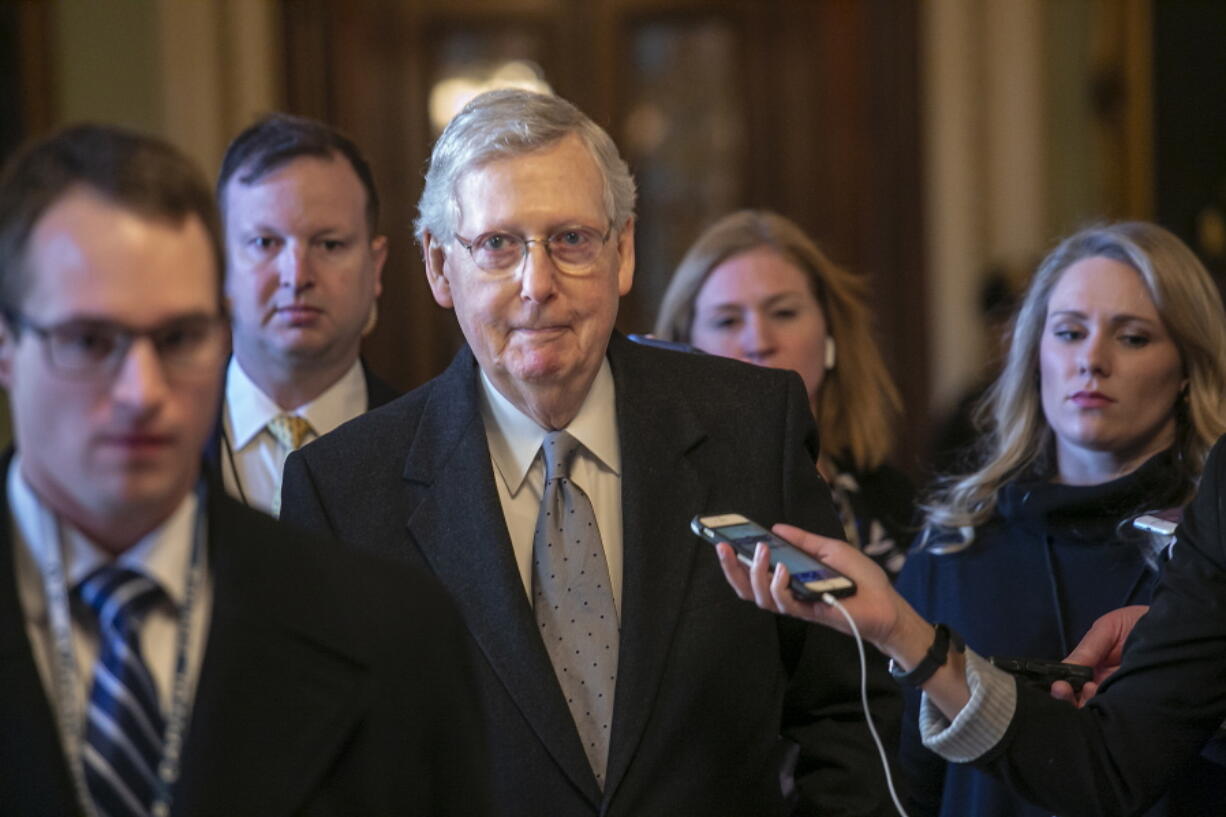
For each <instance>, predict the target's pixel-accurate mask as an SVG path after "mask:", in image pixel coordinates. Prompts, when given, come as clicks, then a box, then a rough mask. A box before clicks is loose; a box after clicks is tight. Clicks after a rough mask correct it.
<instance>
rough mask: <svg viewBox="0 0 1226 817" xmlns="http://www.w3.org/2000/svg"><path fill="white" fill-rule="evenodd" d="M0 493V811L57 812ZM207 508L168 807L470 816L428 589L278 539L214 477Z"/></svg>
mask: <svg viewBox="0 0 1226 817" xmlns="http://www.w3.org/2000/svg"><path fill="white" fill-rule="evenodd" d="M7 467H8V464H7V462H5V464H4V467H3V471H4V472H7ZM3 496H4V492H3V491H2V490H0V724H3V727H0V814H5V815H9V814H14V815H22V816H23V817H37V816H38V815H48V817H51V816H52V815H54V817H63V815H72V814H76V813H77V803H76V800H75V794H74V792H73V787H72V783H71V777H70V773H69V770H68V765H67V762H66V760H65V756H64V753H63V750H62V748H61V744H60V740H59V732H58V728H57V721H56V719H55V715H54V714H53V710H52V706H51V704H50V702H49V700H48V697H47V695H46V693H45V690H44V686H43V683H42V681H41V678H40V675H39V673H38V669H37V665H36V664H35V663H34V657H33V653H32V651H31V646H30V642H29V638H28V637H27V634H26V627H25V622H24V619H23V615H22V612H21V609H20V604H19V601H18V597H17V588H16V582H15V579H14V557H13V553H12V546H13V545H12V542H11V539H10V536H11V534H10V530H11V524H10V519H9V512H8V507H7V502H6V501H5V500H4V499H3ZM207 512H208V565H209V569H210V571H211V575H212V578H213V588H214V590H213V611H212V615H211V621H210V622H208V626H209V631H208V634H207V642H206V646H205V652H204V658H203V662H202V664H201V667H200V674H199V677H198V681H197V692H196V696H195V701H194V705H193V708H192V712H191V720H190V726H189V729H188V733H187V736H186V742H185V744H184V754H183V760H182V772H181V776H180V778H179V782H178V784H177V786H176V789H175V796H174V803H173V812H172V813H173V814H175V815H178V816H179V817H187V816H188V815H208V816H209V817H212V816H213V815H218V816H219V817H220V816H221V815H225V817H237V815H253V817H254V816H255V815H259V816H260V817H272V816H273V815H291V814H294V815H350V814H413V813H416V814H423V815H434V814H454V815H465V817H467V815H469V814H472V813H478V814H480V813H484V808H485V805H484V793H485V792H484V787H483V780H482V774H483V769H484V767H485V762H484V759H483V754H482V751H483V746H482V738H481V734H480V732H481V728H480V724H479V722H478V720H477V719H476V717H475V716H474V715H473V714H472V712H473V706H472V701H473V700H475V693H474V692H473V689H472V684H471V678H472V676H471V671H470V669H469V667H468V666H467V657H466V656H465V655H464V654H463V652H462V651H461V650H460V649H459V648H458V647H457V646H456V645H457V644H458V642H459V639H460V637H461V635H460V633H461V625H460V622H459V620H458V618H457V617H456V615H455V612H454V606H453V605H452V604H451V603H450V602H449V601H448V599H447V598H446V594H445V593H443V591H442V590H441V589H440V588H438V586H437V584H436V583H435V582H434V581H432V580H430V579H429V578H428V577H426V576H423V575H420V574H419V573H417V572H415V571H407V570H405V569H404V568H403V567H401V566H399V565H386V564H382V563H380V562H379V561H378V560H375V559H371V558H369V557H364V556H360V555H358V554H352V553H349V554H346V553H344V552H343V551H341V550H340V549H338V548H337V547H336V546H335V545H333V544H331V543H325V542H320V541H318V540H317V539H315V538H314V537H311V536H308V535H305V534H297V533H295V532H293V531H290V530H289V529H288V528H287V526H284V525H280V524H278V523H276V522H275V521H273V520H272V519H270V518H268V517H266V516H264V515H263V514H259V513H256V512H254V511H251V510H249V509H247V508H245V507H243V506H242V505H240V504H239V503H237V502H235V501H233V500H231V499H230V498H229V497H227V496H225V493H224V491H222V490H221V488H220V487H216V488H213V489H212V490H211V491H210V492H209V499H208V511H207Z"/></svg>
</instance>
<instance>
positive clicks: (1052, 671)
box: [988, 655, 1094, 690]
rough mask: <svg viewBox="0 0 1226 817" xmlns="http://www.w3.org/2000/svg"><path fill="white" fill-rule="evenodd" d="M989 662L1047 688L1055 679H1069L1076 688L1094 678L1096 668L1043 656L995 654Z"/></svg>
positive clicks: (1078, 688)
mask: <svg viewBox="0 0 1226 817" xmlns="http://www.w3.org/2000/svg"><path fill="white" fill-rule="evenodd" d="M988 661H989V662H991V663H992V664H994V665H995V666H997V667H1000V668H1001V669H1003V670H1004V671H1005V672H1007V673H1009V674H1011V675H1016V676H1018V677H1019V678H1021V679H1022V680H1024V681H1027V682H1028V683H1031V684H1034V685H1035V686H1038V687H1042V688H1043V689H1046V688H1047V687H1049V686H1051V685H1052V682H1053V681H1068V682H1069V684H1070V685H1071V686H1072V687H1073V689H1075V690H1080V689H1081V688H1082V687H1083V686H1085V684H1086V681H1093V680H1094V668H1093V667H1086V666H1082V665H1081V664H1065V663H1063V662H1060V661H1045V660H1043V659H1041V658H1002V657H1001V656H998V655H994V656H992V657H991V658H989V659H988Z"/></svg>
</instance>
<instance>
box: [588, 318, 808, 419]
mask: <svg viewBox="0 0 1226 817" xmlns="http://www.w3.org/2000/svg"><path fill="white" fill-rule="evenodd" d="M609 351H610V355H609V358H610V361H611V363H612V366H613V376H614V379H615V380H616V381H617V383H618V388H621V387H622V386H623V384H626V383H629V384H631V385H632V387H634V388H639V389H641V388H649V389H650V391H651V392H652V393H654V394H657V395H659V396H661V397H663V398H666V399H669V400H675V401H680V402H683V403H685V404H686V405H688V406H690V407H691V408H692V409H693V410H694V411H695V412H696V413H697V414H698V415H700V416H703V417H704V418H713V419H716V420H718V419H719V418H726V417H736V416H738V415H739V414H740V413H741V412H743V411H745V410H749V409H752V407H753V406H755V405H756V406H762V405H763V404H764V403H767V402H771V401H774V400H780V399H782V398H783V397H784V395H787V393H788V391H789V390H790V389H794V390H796V394H799V395H800V396H801V397H802V398H803V394H804V386H803V383H802V381H801V379H800V376H799V375H797V374H796V373H795V372H791V371H785V370H783V369H771V368H767V367H765V366H754V365H752V364H749V363H743V362H741V361H739V360H733V359H731V358H726V357H720V356H719V355H705V354H692V353H687V352H676V351H672V350H670V349H660V348H657V347H651V346H643V345H640V344H636V343H634V342H632V341H628V340H626V339H625V338H623V337H621V336H619V335H615V336H614V337H613V338H612V340H611V341H610V344H609ZM793 396H796V395H795V394H794V395H793Z"/></svg>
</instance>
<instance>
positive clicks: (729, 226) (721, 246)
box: [655, 210, 902, 470]
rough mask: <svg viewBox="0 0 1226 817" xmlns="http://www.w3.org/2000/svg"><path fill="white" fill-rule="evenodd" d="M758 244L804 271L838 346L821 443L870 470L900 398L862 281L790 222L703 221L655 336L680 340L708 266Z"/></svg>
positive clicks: (765, 216)
mask: <svg viewBox="0 0 1226 817" xmlns="http://www.w3.org/2000/svg"><path fill="white" fill-rule="evenodd" d="M759 247H769V248H771V249H773V250H775V251H776V252H778V253H779V254H780V255H782V256H783V257H784V258H786V259H787V260H788V261H790V262H791V263H792V264H794V265H795V266H796V267H797V268H798V269H800V270H801V271H802V272H804V273H805V275H806V277H807V278H808V279H809V284H810V286H811V288H812V291H813V296H814V298H816V299H817V302H818V304H819V305H820V306H821V309H822V314H823V315H824V316H825V319H826V331H827V332H828V333H829V335H830V337H831V338H833V339H834V343H835V347H836V348H837V349H838V362H837V364H836V365H835V367H834V368H833V369H831V370H829V371H828V372H826V377H825V380H824V381H823V382H822V387H821V394H820V395H818V399H817V418H816V419H817V424H818V428H819V429H820V430H821V434H822V447H823V448H824V449H826V450H828V451H830V452H831V453H832V454H833V455H834V456H835V457H836V458H838V459H842V460H847V461H850V462H851V464H853V465H854V466H855V467H856V468H857V469H860V470H871V469H873V468H876V467H877V466H878V465H880V464H881V463H882V462H883V461H884V460H885V458H886V457H887V456H888V455H889V453H890V449H891V448H892V447H893V444H894V422H893V421H894V420H895V418H896V417H897V416H898V415H899V414H900V413H901V410H902V400H901V399H900V398H899V396H898V389H897V388H896V387H895V385H894V381H893V380H892V379H891V378H890V374H889V371H887V369H886V367H885V361H883V360H882V358H881V352H880V351H879V350H878V348H877V343H876V341H875V340H874V338H873V332H872V316H871V314H870V312H869V309H868V307H867V306H866V305H865V300H866V297H867V293H868V282H867V280H866V279H864V278H862V277H860V276H857V275H853V274H852V273H850V272H847V271H846V270H843V269H841V268H839V267H838V266H836V265H835V264H834V263H832V262H831V261H830V259H828V258H827V257H826V256H825V254H823V253H822V251H821V250H820V249H818V247H817V245H816V244H815V243H813V241H812V240H811V239H810V238H809V237H808V236H807V235H805V233H804V231H803V230H801V229H800V227H798V226H796V224H795V223H793V222H792V221H790V220H788V219H786V218H784V217H783V216H780V215H778V214H777V213H772V212H770V211H767V210H740V211H738V212H735V213H732V214H730V215H727V216H725V217H723V218H722V219H720V220H719V221H717V222H715V224H713V225H711V226H710V227H708V228H707V230H706V231H705V232H704V233H703V234H702V235H701V236H699V237H698V240H697V241H695V242H694V244H693V246H691V247H690V249H689V252H687V253H686V255H685V258H683V259H682V260H681V264H680V265H679V266H678V267H677V270H676V272H674V273H673V277H672V280H671V281H670V282H669V285H668V290H667V291H666V292H665V293H664V299H663V300H662V301H661V303H660V314H659V317H658V318H657V319H656V326H655V334H656V336H657V337H661V338H664V339H666V340H677V341H682V342H686V343H688V342H689V340H690V333H691V331H692V329H693V325H694V302H695V301H696V300H697V298H698V293H699V291H701V289H702V287H703V284H704V283H706V280H707V277H708V276H709V275H710V274H711V272H712V270H714V269H715V268H716V267H718V266H719V265H720V264H722V263H723V262H724V261H726V260H728V259H729V258H731V257H733V256H734V255H739V254H740V253H743V252H748V251H750V250H753V249H757V248H759Z"/></svg>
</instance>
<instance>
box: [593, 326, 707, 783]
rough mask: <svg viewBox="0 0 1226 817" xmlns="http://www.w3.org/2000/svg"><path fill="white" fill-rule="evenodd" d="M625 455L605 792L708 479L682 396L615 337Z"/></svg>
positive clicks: (631, 744)
mask: <svg viewBox="0 0 1226 817" xmlns="http://www.w3.org/2000/svg"><path fill="white" fill-rule="evenodd" d="M609 360H610V364H611V366H612V368H613V377H614V380H615V382H616V384H617V418H618V436H619V438H620V442H621V454H622V457H621V458H622V548H623V557H622V558H623V568H622V570H623V579H622V588H623V590H622V631H621V653H620V656H619V658H618V674H617V692H616V696H617V697H616V699H615V701H614V717H613V735H612V743H611V746H610V754H609V769H608V780H607V783H606V787H605V790H606V795H607V794H610V793H612V792H613V791H615V789H616V787H617V784H618V783H619V782H620V781H621V779H622V777H623V776H624V775H625V773H626V770H627V768H628V767H629V765H630V762H631V760H632V759H633V757H634V755H635V752H636V750H637V746H638V743H639V741H640V740H641V738H642V736H643V732H644V730H645V729H646V726H647V721H648V718H649V716H650V714H651V710H652V707H653V706H654V704H655V699H656V693H657V691H658V689H659V685H660V679H661V676H662V675H663V672H664V666H665V662H666V658H667V654H668V651H669V645H670V644H671V643H672V639H673V634H674V632H675V630H676V625H677V618H678V616H679V614H680V611H681V608H682V605H683V603H684V601H685V598H686V591H687V589H688V583H689V577H690V575H691V571H692V565H693V560H694V555H695V554H696V553H697V552H698V549H697V548H694V547H678V546H677V541H678V539H679V538H684V537H685V536H687V531H688V530H689V522H690V519H691V517H692V516H693V515H694V513H696V512H697V510H698V509H702V508H703V506H704V502H705V500H706V496H707V486H706V485H705V484H704V482H703V480H702V479H701V478H700V476H699V473H698V471H697V470H696V469H695V468H694V467H693V465H692V463H691V462H690V461H689V459H688V456H687V455H688V453H689V452H690V451H692V450H693V449H694V448H695V447H696V446H698V445H699V444H701V442H702V440H703V439H705V437H706V432H705V431H704V429H703V428H702V426H701V424H700V423H699V421H698V419H697V418H696V417H695V416H694V414H693V413H692V412H691V411H689V410H688V408H687V407H686V405H685V403H684V402H683V401H680V400H669V399H667V397H662V396H661V393H662V390H664V389H666V388H667V384H666V383H662V382H660V378H659V377H657V376H653V375H652V372H651V369H650V361H647V360H644V358H643V353H642V350H639V349H638V348H637V347H634V346H633V345H632V344H631V343H630V341H627V340H625V339H624V338H622V337H621V336H620V335H616V334H615V335H614V336H613V338H612V340H611V342H610V344H609Z"/></svg>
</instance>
